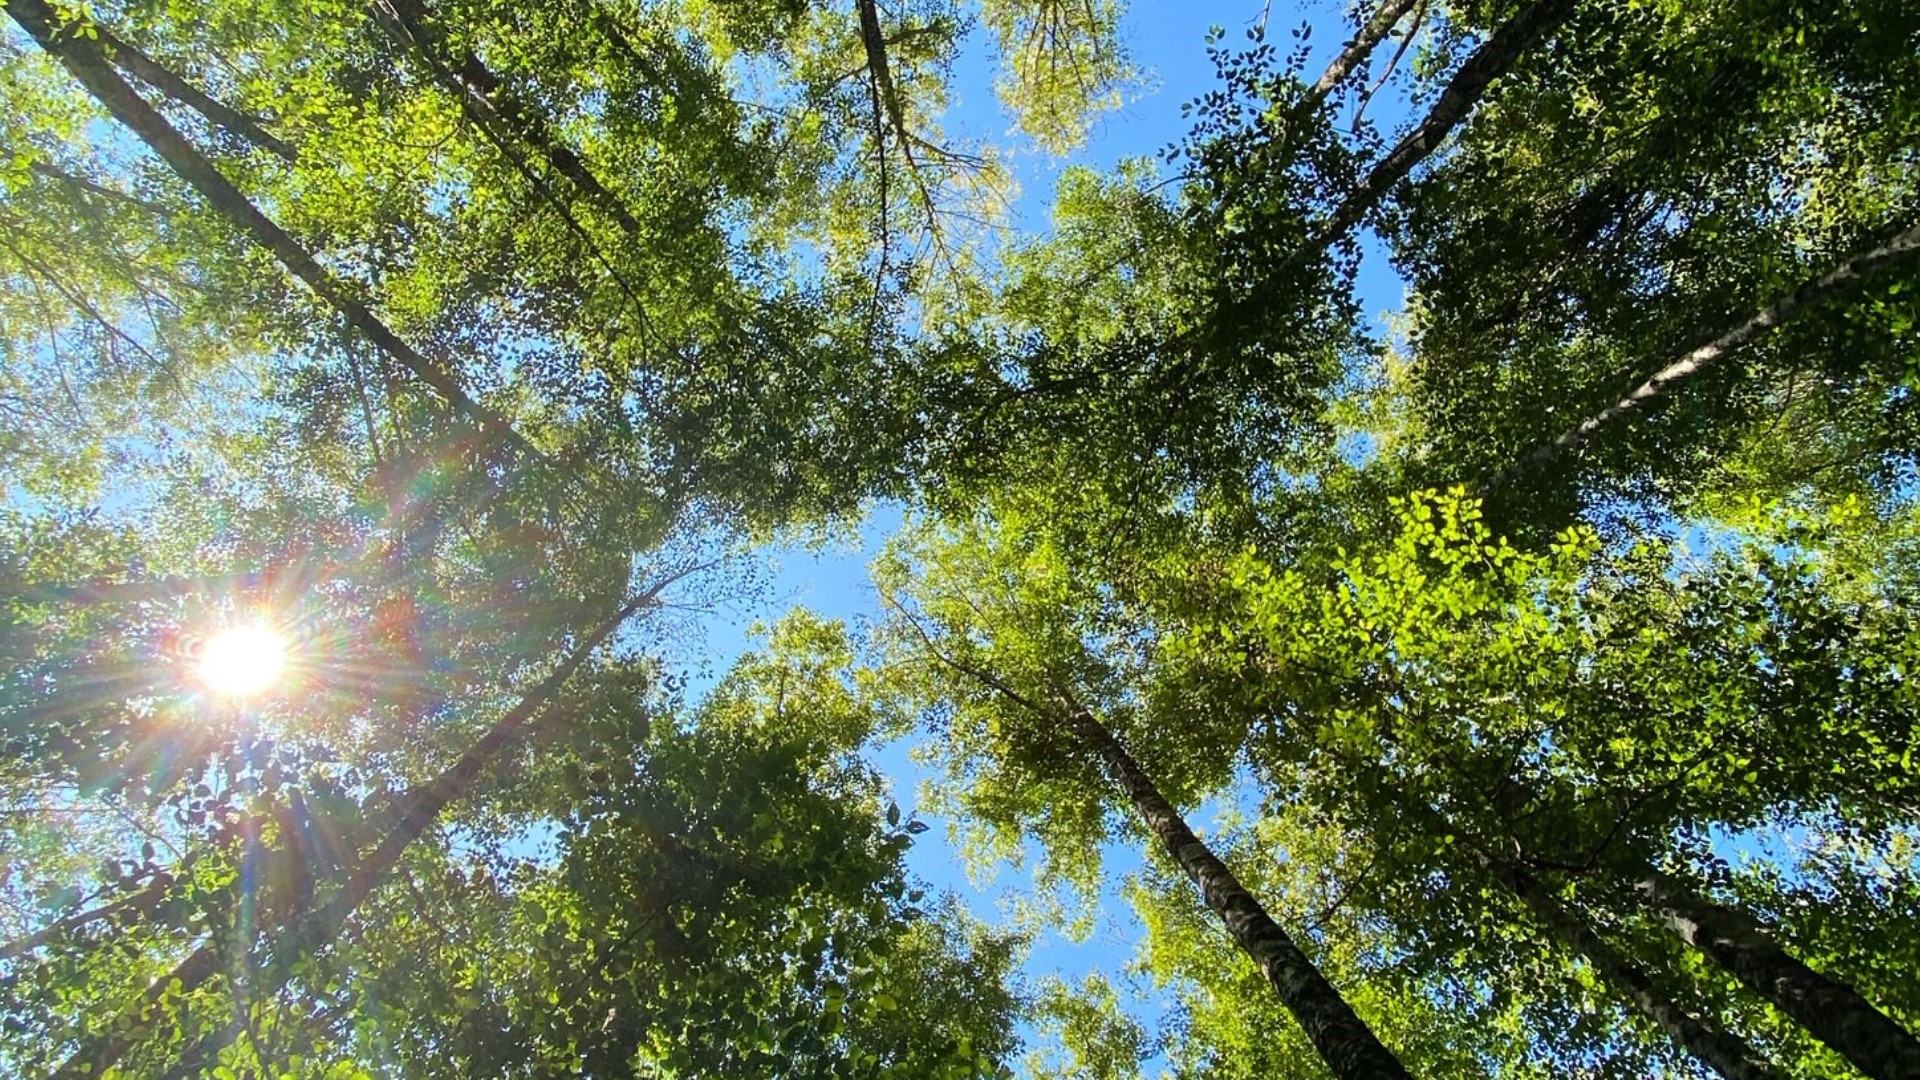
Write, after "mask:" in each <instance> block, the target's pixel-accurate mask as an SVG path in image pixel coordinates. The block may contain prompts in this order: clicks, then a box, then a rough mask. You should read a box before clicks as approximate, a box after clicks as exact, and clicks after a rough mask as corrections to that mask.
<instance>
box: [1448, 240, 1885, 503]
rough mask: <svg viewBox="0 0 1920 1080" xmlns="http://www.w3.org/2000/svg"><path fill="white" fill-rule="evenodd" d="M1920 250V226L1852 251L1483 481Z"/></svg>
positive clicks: (1544, 456)
mask: <svg viewBox="0 0 1920 1080" xmlns="http://www.w3.org/2000/svg"><path fill="white" fill-rule="evenodd" d="M1916 253H1920V225H1915V226H1913V227H1912V228H1909V229H1906V230H1905V231H1903V232H1900V233H1897V234H1895V235H1894V236H1893V238H1892V239H1890V240H1888V241H1887V242H1886V243H1884V244H1881V245H1880V246H1879V247H1876V248H1873V249H1871V250H1868V251H1863V252H1861V253H1859V254H1857V255H1854V256H1852V257H1851V258H1849V259H1847V260H1846V261H1844V262H1842V263H1841V264H1840V265H1839V266H1836V267H1834V268H1833V269H1832V270H1829V271H1827V272H1826V273H1825V274H1822V275H1820V276H1819V277H1817V278H1814V279H1813V280H1811V281H1808V282H1805V283H1803V284H1801V286H1800V287H1799V288H1797V289H1795V290H1793V291H1792V292H1790V293H1788V294H1787V295H1785V296H1783V297H1781V298H1780V299H1778V300H1775V301H1774V302H1773V303H1771V304H1768V305H1767V306H1766V307H1764V308H1761V309H1760V310H1759V311H1758V312H1755V313H1754V315H1753V316H1752V317H1751V318H1749V319H1747V321H1745V322H1743V323H1741V324H1740V325H1739V326H1736V327H1734V328H1733V329H1731V330H1728V331H1727V332H1726V333H1724V334H1721V335H1720V336H1719V337H1716V338H1714V339H1713V340H1712V341H1709V342H1707V343H1706V344H1705V345H1702V346H1700V347H1699V348H1697V349H1694V350H1693V351H1692V352H1689V353H1687V354H1686V355H1685V356H1682V357H1681V358H1680V359H1678V360H1676V361H1674V362H1673V363H1671V364H1668V365H1667V366H1666V367H1664V368H1661V369H1660V370H1659V371H1657V372H1655V373H1654V374H1653V375H1652V376H1651V377H1649V378H1648V379H1647V381H1646V382H1644V383H1641V384H1640V385H1639V386H1638V387H1637V388H1635V389H1634V391H1633V392H1632V393H1630V394H1628V395H1627V396H1625V397H1623V398H1621V399H1620V400H1619V401H1616V402H1614V403H1613V404H1611V405H1609V406H1607V407H1606V408H1604V409H1601V410H1600V411H1599V412H1597V413H1595V414H1593V415H1592V416H1589V417H1588V418H1586V419H1585V420H1582V421H1580V422H1579V423H1578V424H1575V425H1574V426H1573V427H1571V428H1568V429H1567V430H1566V431H1564V432H1562V433H1561V434H1560V435H1559V436H1558V437H1556V438H1555V439H1554V440H1553V441H1552V442H1547V443H1542V444H1541V445H1539V446H1536V447H1534V448H1533V449H1532V450H1530V451H1528V452H1527V453H1526V454H1524V455H1522V456H1521V457H1520V459H1519V460H1517V461H1515V462H1514V463H1513V464H1512V465H1510V466H1508V467H1507V468H1506V469H1505V470H1503V471H1502V472H1500V473H1499V474H1498V475H1497V476H1495V477H1494V478H1493V480H1491V481H1490V482H1488V483H1487V484H1486V485H1485V488H1486V490H1492V489H1494V488H1497V487H1500V486H1501V485H1503V484H1505V483H1507V482H1509V481H1511V480H1513V479H1514V478H1516V477H1517V476H1519V475H1520V474H1521V473H1523V472H1525V471H1527V470H1528V469H1531V468H1533V467H1534V466H1536V465H1539V464H1541V463H1542V462H1545V461H1547V460H1549V459H1551V458H1554V457H1558V456H1559V455H1560V454H1562V453H1565V452H1567V451H1577V450H1579V449H1580V448H1581V447H1584V446H1585V445H1586V444H1587V443H1588V442H1589V441H1591V440H1592V438H1593V437H1594V435H1595V434H1596V433H1597V432H1599V431H1600V429H1601V428H1603V427H1606V426H1607V425H1608V424H1611V423H1613V422H1614V421H1616V420H1619V419H1621V418H1622V417H1625V416H1627V415H1628V414H1630V413H1633V412H1636V411H1638V410H1640V409H1643V408H1645V407H1646V406H1647V405H1648V404H1650V403H1652V402H1653V401H1655V400H1657V399H1659V398H1661V397H1662V396H1664V395H1665V394H1666V392H1667V391H1668V390H1670V389H1672V388H1673V387H1674V386H1676V385H1678V384H1680V383H1683V382H1685V381H1687V380H1688V379H1691V378H1693V377H1694V376H1695V375H1698V374H1700V373H1701V372H1702V371H1705V370H1706V369H1708V368H1710V367H1712V366H1713V365H1715V364H1717V363H1719V362H1720V361H1721V360H1724V359H1726V357H1727V356H1728V355H1729V354H1731V353H1732V352H1733V351H1734V350H1736V349H1738V348H1740V347H1741V346H1743V345H1746V344H1748V343H1749V342H1752V341H1754V340H1756V339H1758V338H1761V337H1764V336H1765V335H1766V334H1767V333H1768V332H1769V331H1772V330H1774V329H1776V328H1778V327H1779V326H1781V325H1783V324H1785V323H1786V322H1787V320H1789V319H1791V318H1793V316H1794V315H1796V314H1798V313H1799V312H1800V311H1801V310H1802V309H1803V308H1806V307H1807V306H1809V305H1811V304H1815V303H1818V302H1820V301H1822V300H1825V299H1827V298H1828V297H1830V296H1833V295H1834V294H1836V293H1840V292H1844V291H1846V290H1848V289H1850V288H1853V287H1854V286H1857V285H1859V284H1861V283H1862V282H1864V281H1866V280H1867V279H1868V278H1870V277H1872V276H1873V275H1874V274H1877V273H1879V272H1880V271H1881V270H1884V269H1886V268H1888V267H1890V266H1893V265H1895V264H1897V263H1900V262H1903V261H1905V260H1907V259H1910V258H1912V257H1913V256H1914V255H1915V254H1916Z"/></svg>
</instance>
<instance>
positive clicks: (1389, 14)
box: [1301, 0, 1419, 113]
mask: <svg viewBox="0 0 1920 1080" xmlns="http://www.w3.org/2000/svg"><path fill="white" fill-rule="evenodd" d="M1418 2H1419V0H1382V2H1381V4H1380V6H1379V7H1378V8H1377V9H1375V11H1374V13H1373V17H1372V18H1370V19H1368V20H1367V23H1366V25H1365V26H1362V27H1361V28H1360V29H1359V30H1358V31H1357V32H1355V34H1354V35H1353V40H1351V41H1349V42H1347V44H1346V46H1345V47H1344V48H1342V49H1341V50H1340V55H1338V56H1336V57H1334V58H1333V61H1332V62H1331V63H1329V64H1328V65H1327V68H1326V70H1325V71H1322V72H1321V73H1320V78H1319V80H1318V81H1316V82H1315V83H1314V84H1313V86H1312V88H1311V89H1309V90H1308V91H1307V96H1306V99H1305V100H1304V101H1302V102H1301V112H1303V113H1305V112H1309V111H1311V110H1313V109H1317V108H1319V107H1320V103H1321V102H1323V101H1325V100H1327V97H1328V96H1329V95H1331V94H1332V93H1333V92H1334V91H1335V90H1337V89H1339V87H1340V84H1341V83H1343V82H1345V81H1347V77H1348V76H1350V75H1352V74H1353V72H1354V70H1355V69H1356V68H1358V67H1360V65H1362V64H1364V63H1366V61H1367V57H1369V56H1371V55H1373V50H1374V49H1376V48H1378V47H1379V46H1380V43H1381V42H1382V41H1385V40H1386V38H1387V35H1388V34H1390V33H1392V32H1393V28H1394V27H1395V26H1398V25H1399V23H1400V20H1401V19H1403V18H1405V17H1406V14H1407V12H1408V11H1410V10H1411V9H1412V8H1413V5H1414V4H1416V3H1418Z"/></svg>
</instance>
